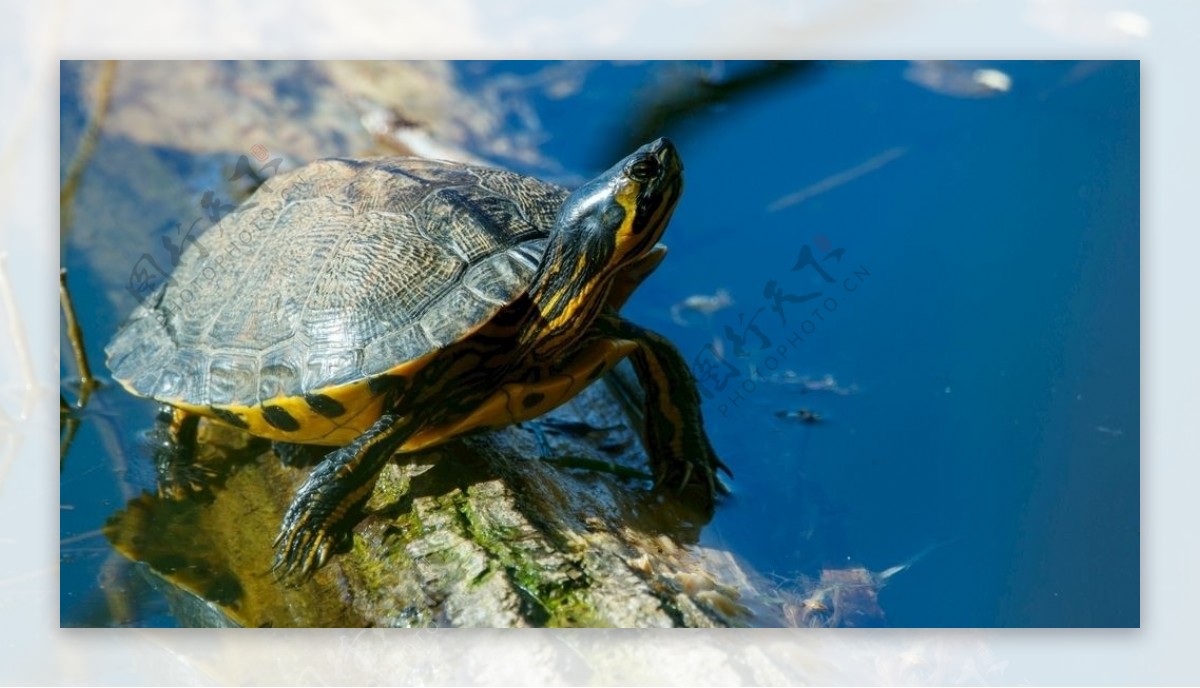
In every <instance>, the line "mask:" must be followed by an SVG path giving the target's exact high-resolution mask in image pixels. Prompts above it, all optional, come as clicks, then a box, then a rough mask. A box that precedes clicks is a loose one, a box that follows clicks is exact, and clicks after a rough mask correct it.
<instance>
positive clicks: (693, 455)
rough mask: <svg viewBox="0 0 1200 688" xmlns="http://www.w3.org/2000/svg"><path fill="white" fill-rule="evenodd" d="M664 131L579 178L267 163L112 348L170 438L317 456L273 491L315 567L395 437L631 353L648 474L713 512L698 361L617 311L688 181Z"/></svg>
mask: <svg viewBox="0 0 1200 688" xmlns="http://www.w3.org/2000/svg"><path fill="white" fill-rule="evenodd" d="M682 173H683V163H682V161H681V159H680V156H679V154H678V151H677V150H676V148H675V146H674V145H673V144H672V143H671V142H670V141H669V140H667V139H665V138H660V139H658V140H656V141H653V142H651V143H648V144H646V145H644V146H642V147H641V148H639V149H638V150H636V151H635V152H633V153H632V154H630V155H628V156H627V157H625V158H624V159H622V160H621V161H619V162H618V163H616V164H615V165H614V166H613V167H611V168H610V169H608V170H607V171H605V172H604V173H603V174H601V175H599V176H598V177H596V178H595V179H592V180H591V181H589V182H587V183H585V184H583V185H582V186H580V187H579V188H577V189H575V190H574V191H569V190H568V189H565V188H563V187H561V186H558V185H555V184H551V183H548V182H544V181H541V180H538V179H536V178H534V177H531V176H525V175H521V174H517V173H514V172H509V171H505V170H502V169H498V168H491V167H485V166H478V165H468V164H463V163H458V162H452V161H438V160H429V159H422V158H399V157H384V158H362V159H352V158H327V159H323V160H317V161H314V162H311V163H308V164H307V165H304V166H302V167H299V168H297V169H295V170H293V171H291V172H287V173H281V174H278V175H276V176H274V177H272V178H271V179H270V180H269V181H268V182H267V183H266V184H264V185H263V186H262V187H261V188H259V189H258V190H257V191H256V192H255V193H254V194H253V195H252V196H250V197H249V198H248V199H247V200H246V201H245V202H244V203H242V204H241V205H240V206H238V207H237V208H236V209H234V210H232V211H231V212H229V213H228V214H227V215H226V216H225V217H223V218H222V219H221V220H220V221H219V222H218V223H217V224H215V225H214V226H212V227H211V228H209V229H208V230H206V231H205V232H203V233H202V234H201V235H200V236H199V237H198V238H197V240H196V241H194V242H189V243H188V245H187V246H186V248H185V249H184V250H183V251H182V253H181V255H180V256H179V261H178V264H177V265H176V267H175V269H174V271H173V273H172V274H171V276H170V278H169V279H167V280H165V282H164V283H163V284H162V285H160V286H159V287H158V288H157V289H156V290H154V292H153V293H152V294H150V295H149V296H148V297H147V298H145V299H144V300H142V302H141V303H140V304H139V305H137V306H136V307H135V308H134V310H133V313H132V314H131V315H130V317H129V319H128V320H127V321H126V322H125V324H124V325H122V327H121V328H120V329H119V330H118V332H117V333H116V334H115V335H114V337H113V339H112V341H111V343H110V344H109V345H108V346H107V347H106V354H107V364H108V367H109V369H110V370H111V371H112V375H113V378H114V379H115V380H117V381H118V382H120V384H121V385H122V386H124V387H125V388H126V389H127V390H129V391H130V392H132V393H133V394H135V395H139V396H143V397H149V398H152V399H155V400H157V401H158V402H160V403H161V404H163V406H162V407H161V408H162V409H163V410H164V412H165V413H166V417H167V419H168V420H169V426H170V431H171V437H172V438H174V440H175V441H174V442H173V443H172V444H173V446H175V447H177V448H179V449H178V452H177V454H175V455H173V457H174V458H173V459H172V460H174V461H184V459H182V458H180V457H181V456H182V455H183V453H184V452H185V451H186V447H187V446H188V445H189V444H190V443H191V442H194V441H195V437H196V424H197V423H198V421H199V419H200V418H207V419H210V420H212V421H216V422H219V423H225V424H228V425H232V426H235V427H237V428H240V429H242V430H244V431H246V432H248V433H250V434H251V435H254V436H257V437H260V438H265V439H268V440H271V441H273V442H275V443H276V447H277V448H279V452H280V454H281V455H282V456H286V455H289V454H290V453H291V452H292V450H293V449H295V448H297V447H303V448H309V447H313V446H317V447H320V450H319V451H321V452H323V456H322V458H320V459H319V461H318V462H317V463H316V465H315V466H314V467H313V468H312V471H311V473H310V474H309V476H308V478H307V480H306V481H305V482H304V483H303V485H302V486H301V487H300V488H299V489H298V490H297V492H296V494H295V497H294V499H293V501H292V502H291V504H290V505H289V507H288V508H287V510H286V512H285V514H284V517H283V521H282V524H281V526H280V530H279V533H278V535H277V537H276V539H275V541H274V543H273V547H274V548H275V553H274V560H273V568H274V569H275V570H276V571H279V572H281V573H282V574H285V575H290V574H298V575H308V574H311V573H312V572H314V571H315V570H317V569H319V568H320V567H321V566H322V565H323V564H324V563H325V562H326V561H327V560H328V558H329V557H330V556H331V554H332V553H333V552H334V551H336V550H337V547H338V545H339V544H340V542H341V541H342V539H343V538H344V537H345V536H346V535H347V531H348V530H349V529H348V528H347V527H346V526H347V525H348V524H349V523H350V522H351V514H353V513H355V512H356V511H357V510H359V509H360V507H361V506H362V505H363V504H364V503H365V502H366V499H367V497H369V496H370V494H371V492H372V490H373V488H374V485H375V482H376V480H377V478H378V475H379V473H380V471H381V470H382V468H383V467H384V466H385V465H386V464H387V462H388V460H389V459H390V458H391V457H392V456H393V455H394V454H397V453H407V452H415V451H420V450H422V449H426V448H429V447H432V446H435V445H437V444H440V443H443V442H446V441H448V440H451V439H454V438H456V437H460V436H462V435H465V434H468V433H473V432H482V431H486V430H488V429H492V428H498V427H503V426H507V425H511V424H515V423H521V422H524V421H527V420H532V419H534V418H536V417H538V416H541V415H543V414H545V413H547V412H548V411H550V410H552V409H554V408H556V407H557V406H559V405H561V404H563V403H565V402H566V401H568V400H569V399H571V398H572V397H573V396H575V395H576V394H578V393H579V392H580V391H581V390H583V389H584V388H586V387H587V386H588V385H590V384H592V383H593V382H595V381H597V380H598V379H600V378H601V377H602V376H603V375H604V374H605V373H606V372H608V371H609V370H611V369H612V368H613V367H614V366H615V365H617V364H618V363H619V362H620V361H622V360H623V359H626V358H628V359H629V360H630V361H631V362H632V364H633V367H634V370H635V371H636V373H637V375H638V378H639V380H640V382H641V384H642V386H643V388H644V391H645V401H644V417H645V423H644V429H643V431H642V440H643V442H644V444H645V446H646V450H647V454H648V455H649V457H650V460H651V468H652V469H653V473H654V477H655V479H656V481H655V482H656V485H659V486H663V485H671V484H675V485H678V486H680V487H682V486H685V485H688V484H695V486H696V487H698V488H699V489H692V490H688V492H689V493H694V494H698V495H699V497H698V499H700V500H701V501H702V503H703V506H704V507H705V509H707V510H708V513H711V509H712V506H713V504H714V501H715V498H716V497H718V496H719V495H720V494H723V493H727V492H728V488H727V487H726V486H725V485H724V483H723V482H722V481H721V480H720V479H719V477H718V475H717V474H718V472H719V471H723V472H725V473H726V474H729V475H732V474H731V472H730V470H729V468H728V467H727V466H726V465H725V463H724V462H722V461H721V460H720V459H719V458H718V456H717V454H716V453H715V451H714V449H713V447H712V444H711V442H710V441H709V439H708V436H707V434H706V432H705V430H704V421H703V417H702V413H701V408H700V407H701V400H700V395H699V392H698V388H697V384H696V380H695V378H694V377H693V375H692V373H691V371H690V368H689V366H688V364H687V361H686V359H685V358H684V357H683V356H682V355H681V354H680V352H679V350H678V349H677V348H676V347H675V346H674V345H673V344H672V343H671V342H670V341H669V340H667V339H666V338H665V337H663V336H661V335H659V334H657V333H656V332H653V331H651V330H648V329H645V328H643V327H641V326H639V325H636V324H634V323H633V322H630V321H629V320H627V319H625V318H623V317H622V316H621V315H620V314H619V310H620V308H621V306H622V305H623V304H624V303H625V301H626V300H627V299H628V298H629V296H630V294H631V293H632V291H633V290H634V289H635V288H636V287H637V286H638V285H639V284H640V283H641V282H642V280H644V279H645V278H646V277H647V276H648V275H649V274H650V273H651V272H652V271H653V270H654V269H655V268H656V267H657V266H658V265H659V264H660V262H661V261H662V260H663V258H664V256H665V255H666V247H665V246H663V245H662V244H660V243H659V239H660V238H661V236H662V234H663V231H664V230H665V228H666V227H667V224H668V222H669V220H670V218H671V215H672V213H673V211H674V209H675V206H676V204H677V202H678V200H679V198H680V195H681V193H682V189H683V174H682Z"/></svg>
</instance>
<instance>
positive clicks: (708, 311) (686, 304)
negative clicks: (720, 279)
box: [671, 289, 733, 325]
mask: <svg viewBox="0 0 1200 688" xmlns="http://www.w3.org/2000/svg"><path fill="white" fill-rule="evenodd" d="M732 305H733V298H732V297H731V296H729V292H728V291H726V290H724V289H718V290H717V293H716V294H712V295H708V294H692V295H691V296H689V297H687V298H686V299H684V300H682V301H680V302H679V303H677V304H675V305H674V306H671V320H673V321H675V323H676V324H677V325H689V324H690V323H689V322H688V321H687V319H686V318H684V317H683V316H684V312H685V311H688V312H694V313H699V314H701V315H703V316H704V317H705V318H706V319H711V318H712V315H713V313H716V312H717V311H719V310H721V309H723V308H728V307H729V306H732Z"/></svg>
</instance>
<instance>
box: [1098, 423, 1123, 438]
mask: <svg viewBox="0 0 1200 688" xmlns="http://www.w3.org/2000/svg"><path fill="white" fill-rule="evenodd" d="M1096 430H1097V431H1099V432H1102V433H1104V434H1105V435H1112V436H1113V437H1120V436H1121V435H1124V434H1125V431H1123V430H1118V429H1116V428H1109V427H1105V426H1103V425H1097V426H1096Z"/></svg>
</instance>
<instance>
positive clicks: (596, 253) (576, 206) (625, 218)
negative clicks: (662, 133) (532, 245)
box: [530, 138, 683, 351]
mask: <svg viewBox="0 0 1200 688" xmlns="http://www.w3.org/2000/svg"><path fill="white" fill-rule="evenodd" d="M682 191H683V162H682V161H681V160H680V159H679V154H678V153H677V152H676V151H675V146H674V144H672V143H671V142H670V141H668V140H667V139H665V138H660V139H658V140H656V141H653V142H651V143H648V144H646V145H644V146H642V147H641V148H639V149H637V150H636V151H634V152H633V153H632V154H631V155H629V156H627V157H626V158H625V159H623V160H621V161H620V162H618V163H617V164H616V165H613V166H612V167H611V168H609V169H608V171H606V172H604V173H603V174H601V175H600V176H599V177H596V178H595V179H593V180H591V181H590V182H588V183H586V184H584V185H583V186H581V187H579V188H578V189H576V190H575V192H574V193H572V194H571V195H570V196H569V197H568V198H567V200H566V202H564V203H563V206H562V209H561V210H560V211H559V214H558V219H557V221H556V222H555V224H554V229H553V230H552V231H551V234H550V241H549V244H548V245H547V247H546V253H545V255H544V257H543V258H542V263H541V266H540V267H539V269H538V272H537V274H536V275H535V276H534V278H533V285H532V286H531V288H530V296H531V297H532V299H533V303H534V305H535V306H536V307H537V308H538V309H539V310H540V312H541V316H542V318H543V320H544V322H545V324H546V327H545V328H544V330H545V331H543V332H542V333H541V334H540V337H541V338H542V339H543V344H544V345H546V346H544V347H539V348H546V349H547V350H554V349H557V350H559V351H561V347H562V345H563V342H562V341H561V338H562V337H573V336H580V335H582V334H583V333H584V332H586V331H587V329H588V328H589V327H590V326H591V324H592V321H593V320H594V319H595V317H596V314H597V313H599V311H600V309H601V308H602V307H603V306H604V305H605V303H606V300H607V295H608V290H609V287H610V286H611V285H612V282H613V278H614V276H615V275H617V274H618V273H619V272H620V271H621V270H622V269H623V268H625V267H626V266H629V265H630V264H632V263H634V262H636V261H637V260H638V259H640V258H642V257H644V256H646V254H647V253H649V252H650V251H652V250H653V249H654V247H655V245H657V243H658V240H659V238H661V237H662V234H663V230H664V229H666V227H667V222H668V221H669V220H670V219H671V213H672V212H673V211H674V210H675V204H676V202H677V201H678V200H679V195H680V193H681V192H682Z"/></svg>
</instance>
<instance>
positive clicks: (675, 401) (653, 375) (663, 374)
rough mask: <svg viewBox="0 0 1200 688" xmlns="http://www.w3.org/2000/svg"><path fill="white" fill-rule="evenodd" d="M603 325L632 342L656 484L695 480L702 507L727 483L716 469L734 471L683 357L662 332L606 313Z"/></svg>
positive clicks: (674, 484)
mask: <svg viewBox="0 0 1200 688" xmlns="http://www.w3.org/2000/svg"><path fill="white" fill-rule="evenodd" d="M602 328H603V330H604V331H606V332H607V333H608V334H609V335H610V336H614V337H619V338H621V339H626V340H629V341H632V342H634V343H636V344H637V349H635V350H634V351H633V352H632V353H631V354H630V356H629V358H630V361H631V362H632V363H633V367H634V369H635V370H636V371H637V375H638V379H639V381H640V382H641V383H642V387H643V389H644V390H645V419H644V420H645V428H644V433H643V434H644V439H645V442H646V452H647V453H648V454H649V455H650V465H651V468H652V470H653V472H654V478H655V484H656V485H665V486H671V487H678V488H683V487H685V486H687V485H688V484H689V483H698V484H699V485H700V487H701V488H702V489H703V493H702V494H703V495H704V497H705V501H706V503H705V507H706V508H711V506H712V505H713V502H714V501H715V499H716V497H717V495H719V494H727V493H728V492H729V488H728V487H726V486H725V485H724V483H722V482H721V479H720V478H719V477H718V475H717V473H718V471H724V472H725V473H726V474H727V475H730V476H732V475H733V472H732V471H730V470H729V467H728V466H726V465H725V463H724V462H722V461H721V459H720V458H718V457H717V454H716V452H715V451H713V448H712V444H711V443H710V442H709V440H708V435H707V434H706V433H705V432H704V419H703V417H702V415H701V412H700V393H699V391H698V390H697V388H696V379H695V378H694V377H693V376H692V372H691V370H690V369H689V368H688V365H687V361H685V360H684V358H683V356H682V355H681V354H680V353H679V350H678V349H676V348H675V345H674V344H672V343H671V342H669V341H668V340H667V339H666V338H665V337H663V336H662V335H660V334H658V333H656V332H652V331H650V330H647V329H645V328H643V327H640V326H638V325H635V324H633V323H631V322H629V321H627V320H624V319H621V318H619V317H617V316H615V315H611V314H610V315H609V316H608V317H606V318H605V321H604V323H603V324H602Z"/></svg>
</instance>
